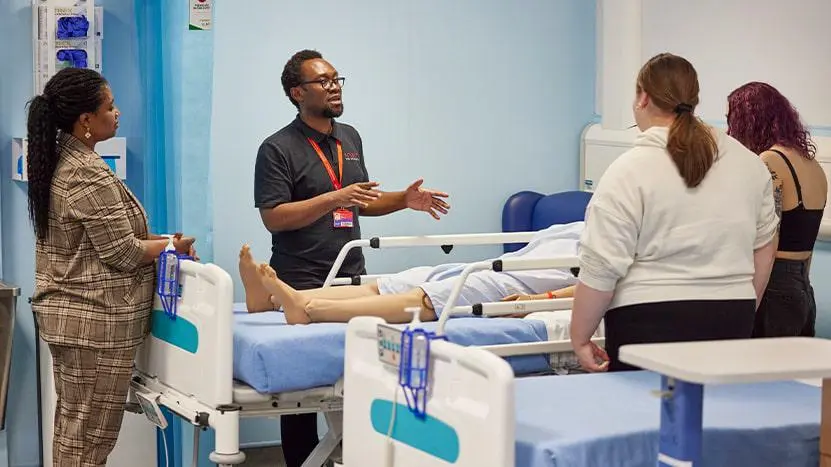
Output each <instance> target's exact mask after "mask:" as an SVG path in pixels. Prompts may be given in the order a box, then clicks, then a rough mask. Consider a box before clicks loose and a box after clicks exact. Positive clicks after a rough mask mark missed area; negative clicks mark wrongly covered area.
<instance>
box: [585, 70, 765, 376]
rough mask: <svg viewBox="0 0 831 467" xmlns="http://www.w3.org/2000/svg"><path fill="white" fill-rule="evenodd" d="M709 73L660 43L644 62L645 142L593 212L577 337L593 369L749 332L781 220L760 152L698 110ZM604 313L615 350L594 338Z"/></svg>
mask: <svg viewBox="0 0 831 467" xmlns="http://www.w3.org/2000/svg"><path fill="white" fill-rule="evenodd" d="M698 92H699V86H698V77H697V73H696V71H695V69H694V68H693V66H692V65H691V64H690V63H689V62H688V61H687V60H685V59H684V58H682V57H679V56H675V55H672V54H660V55H657V56H655V57H653V58H652V59H650V60H649V61H648V62H647V63H646V64H645V65H644V66H643V68H641V70H640V73H639V74H638V79H637V85H636V97H635V102H634V108H633V111H634V115H635V121H636V122H637V124H638V128H640V130H641V131H642V133H641V134H640V135H638V137H637V139H636V140H635V145H634V147H633V148H632V149H631V150H629V151H627V152H626V153H624V154H623V155H622V156H620V157H619V158H618V159H616V160H615V161H614V162H613V163H612V164H611V165H610V166H609V168H608V169H607V170H606V172H605V173H604V174H603V178H602V179H601V181H600V183H599V185H598V187H597V191H596V192H595V193H594V195H593V196H592V200H591V202H590V203H589V206H588V208H587V211H586V226H585V229H584V231H583V234H582V237H581V240H580V251H579V258H580V276H579V280H578V282H577V285H576V287H575V292H574V308H573V312H572V322H571V340H572V345H573V347H574V350H575V352H576V353H577V356H578V358H579V360H580V363H581V365H582V366H583V368H584V369H586V370H588V371H606V370H609V371H621V370H631V369H634V368H633V367H630V366H629V365H626V364H624V363H622V362H620V361H619V360H618V349H619V348H620V346H622V345H625V344H635V343H650V342H677V341H693V340H716V339H735V338H749V337H750V335H751V331H752V329H753V319H754V314H755V311H756V307H757V304H758V302H759V300H760V297H761V296H762V293H763V292H764V290H765V286H766V284H767V280H768V276H769V274H770V268H771V264H772V262H773V255H774V251H775V245H774V243H773V239H774V236H775V233H776V230H777V227H778V222H779V219H778V217H777V216H776V212H775V209H774V199H773V189H772V182H771V175H770V172H769V171H768V170H767V168H766V167H765V165H764V163H762V162H761V161H760V160H759V158H758V156H756V155H755V154H753V152H751V151H749V150H748V149H746V148H745V147H744V146H742V145H741V144H740V143H739V142H738V141H736V140H734V139H733V138H731V137H730V136H728V135H726V134H725V133H724V132H721V131H718V130H716V129H714V128H711V127H709V126H707V125H705V124H704V123H703V122H701V121H700V120H699V119H698V118H696V117H695V116H694V114H693V112H694V110H695V107H696V106H697V105H698ZM604 316H605V322H604V324H605V330H606V348H605V351H603V350H602V349H599V348H598V347H596V346H595V345H593V344H592V343H591V341H590V338H591V336H592V334H594V332H595V330H596V329H597V327H598V325H599V323H600V320H601V319H604Z"/></svg>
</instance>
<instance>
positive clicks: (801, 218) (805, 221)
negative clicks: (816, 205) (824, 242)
mask: <svg viewBox="0 0 831 467" xmlns="http://www.w3.org/2000/svg"><path fill="white" fill-rule="evenodd" d="M771 151H773V152H775V153H776V154H779V155H780V156H781V157H782V159H783V160H784V161H785V164H787V165H788V169H789V170H790V171H791V175H792V176H793V183H794V185H795V186H796V199H797V203H796V207H795V208H793V209H790V210H788V211H782V220H781V222H780V225H779V251H811V250H813V249H814V243H816V241H817V235H818V234H819V225H820V223H821V222H822V213H823V212H824V209H805V205H804V204H803V203H802V187H800V186H799V179H798V178H796V171H795V170H794V168H793V165H791V161H789V160H788V158H787V157H785V155H784V154H782V152H780V151H777V150H776V149H771Z"/></svg>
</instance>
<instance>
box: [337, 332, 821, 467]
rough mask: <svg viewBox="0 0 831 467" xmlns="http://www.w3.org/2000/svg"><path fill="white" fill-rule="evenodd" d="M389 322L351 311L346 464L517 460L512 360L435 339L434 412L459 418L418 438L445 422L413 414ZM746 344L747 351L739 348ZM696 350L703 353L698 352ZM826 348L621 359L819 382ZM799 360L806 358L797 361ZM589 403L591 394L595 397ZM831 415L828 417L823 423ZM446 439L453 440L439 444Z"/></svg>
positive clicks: (664, 349) (388, 466) (659, 352)
mask: <svg viewBox="0 0 831 467" xmlns="http://www.w3.org/2000/svg"><path fill="white" fill-rule="evenodd" d="M382 324H384V321H383V320H381V319H379V318H372V317H361V318H355V319H353V320H351V321H350V322H349V325H348V326H347V332H346V355H345V376H344V378H345V389H346V391H347V392H348V393H349V398H348V399H347V400H346V404H345V407H344V422H345V423H346V424H347V425H348V426H349V431H348V432H346V433H345V435H344V440H343V441H344V442H343V454H344V458H343V461H344V463H343V466H344V467H392V466H395V467H442V466H446V465H451V464H452V465H456V466H459V467H479V466H485V465H487V466H513V465H515V458H514V456H515V443H516V440H515V429H514V428H515V425H516V418H515V404H516V402H517V401H516V399H515V397H514V385H515V378H514V376H513V374H512V371H511V368H510V366H509V365H508V364H507V363H506V362H505V361H504V360H502V359H500V358H496V357H495V356H493V355H489V353H490V352H486V351H484V350H483V349H482V348H479V347H463V346H459V345H456V344H452V343H449V342H444V341H441V340H437V341H431V348H430V350H431V355H430V364H429V367H428V368H429V374H428V392H427V394H428V396H427V403H426V406H425V407H426V411H425V412H426V415H427V416H429V417H434V418H436V419H438V420H440V421H441V422H443V424H444V425H446V426H449V427H450V428H449V429H444V430H441V431H443V432H444V434H445V435H446V436H445V437H446V438H447V439H448V441H447V442H444V443H441V442H440V441H437V440H435V439H432V441H433V443H432V444H431V443H418V442H413V441H418V440H420V439H422V438H427V439H431V437H432V436H435V435H436V433H437V432H438V431H439V430H436V429H434V428H433V427H434V426H436V425H437V424H435V423H434V424H433V426H428V423H431V422H426V423H425V422H423V421H421V420H418V419H416V418H414V416H413V415H411V413H410V411H409V409H408V408H407V406H406V402H403V398H402V396H401V390H400V389H399V385H398V381H399V377H398V374H399V373H398V371H399V370H398V366H394V365H390V364H389V363H386V362H383V361H381V359H380V358H379V332H378V326H379V325H382ZM738 348H741V351H737V350H736V349H738ZM691 355H692V356H698V358H691V357H690V356H691ZM758 355H778V356H780V357H781V358H769V359H759V358H758ZM783 355H784V357H782V356H783ZM818 355H820V356H827V358H831V341H828V340H825V339H811V338H777V339H747V340H742V341H712V342H684V343H669V344H642V345H628V346H623V347H621V360H623V361H625V362H628V363H631V364H635V365H637V366H640V367H642V368H645V369H647V370H651V371H655V372H657V373H659V374H661V375H663V376H664V378H671V379H673V378H674V379H675V380H677V381H686V382H688V383H694V384H701V385H703V384H741V383H750V382H767V381H781V380H799V379H800V378H808V379H809V380H808V381H803V382H805V383H806V384H812V385H816V382H815V381H813V379H814V378H829V377H830V376H831V365H829V364H828V360H827V358H826V359H823V358H819V359H818V358H816V357H817V356H818ZM713 362H716V363H717V364H716V365H714V364H713ZM794 362H797V364H796V367H794V365H795V364H794ZM827 381H828V380H827ZM829 387H831V386H829ZM655 392H656V393H659V394H660V396H661V398H663V399H667V400H669V399H672V396H673V394H674V392H673V390H672V389H669V390H667V391H663V392H661V391H659V388H658V387H656V391H655ZM685 397H686V394H684V393H681V392H679V397H678V398H676V402H674V403H675V404H686V405H692V406H695V403H693V404H690V403H689V401H686V400H684V398H685ZM699 397H700V396H699ZM396 401H397V402H402V403H403V405H401V406H396V407H397V411H395V412H392V414H391V415H387V413H386V412H384V413H383V414H381V415H383V416H381V415H379V414H378V413H377V410H375V412H376V413H374V414H373V412H374V410H373V408H374V405H388V404H389V403H390V402H393V403H395V402H396ZM655 401H656V402H655V403H656V404H662V410H666V408H665V407H664V405H665V404H664V403H662V402H661V399H660V398H658V397H656V399H655ZM587 403H588V404H591V401H588V402H587ZM697 404H698V406H697V407H693V408H695V409H697V410H699V411H700V410H701V409H700V407H701V405H700V404H701V401H698V403H697ZM684 409H685V410H688V409H689V407H686V406H685V407H684ZM818 409H819V407H818ZM678 410H680V409H678ZM368 415H369V416H368ZM670 418H671V417H670ZM823 418H824V419H825V418H828V417H823ZM668 419H669V418H668ZM827 422H828V421H827V420H823V423H827ZM399 423H400V425H399ZM661 423H662V426H661V430H662V435H661V437H660V439H661V448H664V442H665V441H666V439H673V440H674V441H675V442H678V441H677V440H675V439H674V438H673V437H672V436H669V435H667V436H663V433H664V431H665V430H666V431H667V432H671V433H673V434H675V433H678V432H682V429H681V428H677V427H671V426H663V419H662V422H661ZM678 423H681V422H678ZM438 425H439V426H441V424H438ZM696 429H697V430H700V429H701V427H697V428H696V427H693V426H689V427H688V426H684V428H683V433H682V436H683V435H684V433H687V430H689V432H691V433H694V432H695V430H696ZM672 430H677V431H672ZM699 432H700V431H699ZM391 434H392V436H391ZM700 438H701V437H700V436H699V437H698V439H700ZM437 445H439V446H440V447H444V448H445V449H436V446H437ZM453 448H457V449H453ZM431 451H432V452H431ZM436 452H440V453H441V454H443V455H444V458H442V457H439V456H437V455H436V454H435V453H436ZM659 452H660V451H659ZM692 454H693V455H694V454H695V453H694V452H693V453H692ZM667 459H668V458H667V457H666V455H665V454H659V457H658V459H656V462H657V461H658V460H662V462H661V463H659V464H660V465H679V466H681V465H684V466H688V465H689V466H692V465H693V462H671V461H672V460H671V459H670V460H667ZM695 465H698V464H697V463H696V464H695Z"/></svg>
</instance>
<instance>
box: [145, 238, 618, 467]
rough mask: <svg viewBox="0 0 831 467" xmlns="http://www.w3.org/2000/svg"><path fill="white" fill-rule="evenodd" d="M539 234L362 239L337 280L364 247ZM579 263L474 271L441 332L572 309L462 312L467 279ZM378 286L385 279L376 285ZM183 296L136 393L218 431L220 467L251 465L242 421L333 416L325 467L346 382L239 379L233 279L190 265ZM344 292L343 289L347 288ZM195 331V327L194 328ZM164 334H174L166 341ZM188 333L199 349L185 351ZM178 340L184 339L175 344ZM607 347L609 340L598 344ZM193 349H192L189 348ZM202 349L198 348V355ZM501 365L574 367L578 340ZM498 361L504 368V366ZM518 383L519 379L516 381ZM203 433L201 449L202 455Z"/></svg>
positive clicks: (514, 263) (527, 350) (160, 318)
mask: <svg viewBox="0 0 831 467" xmlns="http://www.w3.org/2000/svg"><path fill="white" fill-rule="evenodd" d="M536 233H537V232H515V233H496V234H469V235H435V236H416V237H389V238H383V237H382V238H372V239H367V240H356V241H353V242H350V243H349V244H347V245H346V246H344V248H343V249H342V250H341V252H340V253H339V255H338V259H337V261H336V262H335V264H334V265H333V268H332V271H337V270H338V269H339V268H340V265H341V264H342V262H343V259H344V258H345V257H346V254H347V253H348V251H349V250H350V249H352V248H358V247H366V246H369V247H373V248H391V247H423V246H430V245H440V246H446V245H484V244H502V243H524V242H528V241H530V240H531V238H532V237H533V236H534V235H535V234H536ZM576 265H577V264H576V258H574V257H569V258H552V259H547V260H539V259H535V260H522V259H509V260H497V261H483V262H479V263H473V264H471V265H469V266H468V267H467V268H465V270H464V272H463V273H462V274H461V276H460V277H459V279H458V281H457V282H456V285H455V288H454V290H453V293H452V295H451V298H450V300H449V301H448V306H447V307H446V310H449V312H447V311H446V312H445V313H443V315H442V320H440V323H439V332H440V333H443V329H444V324H445V322H446V321H447V318H448V317H450V315H463V314H466V315H470V314H474V315H484V316H499V315H505V314H512V313H532V312H542V311H552V310H570V309H571V299H554V300H538V301H533V302H499V303H487V304H477V305H473V306H466V307H455V306H453V304H455V302H456V299H457V298H458V296H459V292H460V291H461V287H462V285H463V283H464V281H465V280H466V278H467V276H468V275H469V274H471V273H473V272H475V271H477V270H482V269H493V270H496V271H500V270H501V271H508V270H522V269H525V270H528V269H543V268H569V267H576ZM335 275H336V272H330V274H329V276H330V277H329V279H327V284H326V285H327V286H329V285H335V284H337V283H338V281H336V280H335V279H334V277H335ZM375 277H377V276H375ZM179 280H180V284H181V290H182V292H181V297H180V299H179V302H178V311H177V318H176V320H175V321H171V320H170V318H168V317H167V316H166V315H164V313H163V312H161V311H160V310H162V309H163V308H162V304H161V301H160V299H159V298H158V296H157V297H156V299H155V301H154V306H153V308H154V310H159V311H154V315H155V316H154V318H153V319H154V320H156V321H155V325H156V326H157V327H158V325H161V327H162V328H165V327H166V326H170V325H171V323H176V324H175V326H176V329H172V328H171V330H170V331H169V332H168V334H169V335H170V336H171V337H170V338H167V339H164V338H161V337H159V335H156V334H158V332H156V333H154V334H151V335H150V336H149V337H148V338H147V340H146V341H145V343H144V344H143V346H142V349H141V350H140V353H139V358H138V359H137V365H136V371H135V374H134V378H133V382H132V390H133V392H134V393H141V394H146V395H148V397H149V398H150V399H155V400H156V401H157V403H158V405H159V406H164V407H167V408H168V409H169V410H170V411H172V412H173V413H175V414H177V415H179V416H181V417H182V418H184V419H185V420H187V421H189V422H190V423H191V424H193V425H195V426H196V427H198V428H201V429H207V428H209V427H210V428H213V429H214V430H215V432H216V445H215V448H214V451H213V452H212V453H211V454H210V460H211V462H214V463H216V464H217V465H220V466H230V465H237V464H240V463H242V462H244V460H245V455H244V454H243V453H242V452H240V450H239V419H240V418H241V417H275V416H280V415H290V414H299V413H318V412H322V413H324V415H325V417H326V420H327V424H328V426H329V430H328V432H327V433H326V435H325V436H324V438H323V439H322V440H321V442H320V444H319V445H318V446H317V448H316V449H315V450H314V452H313V453H312V454H311V455H310V456H309V458H308V459H307V460H306V461H305V462H304V464H303V465H304V467H318V466H321V465H324V463H325V462H326V461H327V459H328V458H329V457H330V455H331V454H332V452H333V451H334V450H335V448H336V447H337V446H338V444H340V441H341V439H342V436H343V413H342V410H343V395H344V392H345V391H344V387H343V383H342V381H341V382H338V383H337V384H335V385H334V386H329V387H321V388H311V389H308V390H304V391H297V392H291V393H281V394H260V393H257V392H256V391H255V390H254V389H252V388H250V387H248V386H247V385H244V384H241V383H239V382H236V381H234V379H233V357H232V355H233V353H232V352H233V326H234V323H233V311H232V310H233V282H232V280H231V277H230V275H229V274H228V273H227V272H226V271H224V270H223V269H221V268H220V267H218V266H216V265H214V264H201V263H196V262H192V261H183V262H182V263H181V269H180V279H179ZM366 280H371V278H368V276H363V277H360V278H350V279H346V283H355V282H356V281H357V282H358V283H360V282H361V281H366ZM340 282H341V283H342V282H343V281H340ZM188 323H190V324H188ZM163 333H164V332H163ZM188 334H190V335H192V336H195V341H196V342H195V343H194V342H193V340H194V339H191V341H185V342H184V343H180V344H177V343H176V342H172V341H175V339H182V338H183V336H187V335H188ZM174 338H175V339H174ZM594 341H595V342H596V343H597V344H598V345H601V346H602V345H603V344H604V339H602V338H597V339H594ZM189 347H190V350H188V348H189ZM192 347H195V349H194V348H192ZM479 350H480V351H482V352H484V351H489V354H491V355H493V356H494V357H496V356H512V355H531V354H550V355H551V356H552V363H554V362H556V363H557V364H563V363H564V362H572V361H573V352H572V349H571V344H570V342H569V341H567V340H564V341H549V342H542V343H527V344H513V345H495V346H486V347H481V348H479ZM497 360H500V359H499V358H497ZM512 378H513V376H512ZM198 433H199V431H198V430H197V431H196V436H197V438H196V440H195V444H197V446H198Z"/></svg>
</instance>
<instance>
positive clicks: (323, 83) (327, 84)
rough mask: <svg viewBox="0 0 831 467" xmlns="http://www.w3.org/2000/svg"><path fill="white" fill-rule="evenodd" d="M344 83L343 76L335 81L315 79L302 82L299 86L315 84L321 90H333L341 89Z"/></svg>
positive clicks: (344, 78)
mask: <svg viewBox="0 0 831 467" xmlns="http://www.w3.org/2000/svg"><path fill="white" fill-rule="evenodd" d="M345 82H346V77H345V76H339V77H337V78H335V79H329V78H320V79H316V80H312V81H303V82H301V83H300V84H301V85H303V84H314V83H317V84H319V85H320V87H322V88H323V89H335V88H336V87H337V88H342V87H343V85H344V83H345Z"/></svg>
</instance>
